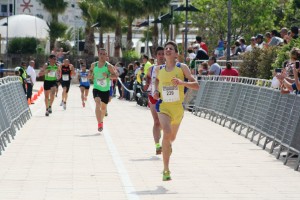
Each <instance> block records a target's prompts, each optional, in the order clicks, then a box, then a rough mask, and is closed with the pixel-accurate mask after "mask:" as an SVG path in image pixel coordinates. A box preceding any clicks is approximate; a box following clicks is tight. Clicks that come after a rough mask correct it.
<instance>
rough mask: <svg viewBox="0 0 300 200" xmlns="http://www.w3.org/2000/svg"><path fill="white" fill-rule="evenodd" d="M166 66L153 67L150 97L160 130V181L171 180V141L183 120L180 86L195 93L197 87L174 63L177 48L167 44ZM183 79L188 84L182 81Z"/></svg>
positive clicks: (183, 66)
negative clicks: (154, 78) (153, 82)
mask: <svg viewBox="0 0 300 200" xmlns="http://www.w3.org/2000/svg"><path fill="white" fill-rule="evenodd" d="M164 54H165V58H166V65H163V66H161V67H159V68H156V83H155V91H154V94H153V98H154V99H158V102H157V103H156V110H157V113H158V118H159V122H160V125H161V127H162V129H163V133H164V134H163V140H162V153H163V163H164V170H163V181H168V180H171V176H170V169H169V162H170V156H171V153H172V142H174V140H175V138H176V135H177V132H178V129H179V126H180V123H181V120H182V118H183V113H184V109H183V105H182V103H183V100H184V87H186V88H190V89H194V90H198V89H199V84H198V82H197V80H196V79H195V78H194V77H193V76H192V75H191V72H190V70H189V68H188V66H187V65H185V64H183V63H178V62H176V60H177V57H178V47H177V45H176V43H175V42H173V41H169V42H167V43H166V44H165V46H164ZM185 78H186V79H187V80H188V82H186V81H185Z"/></svg>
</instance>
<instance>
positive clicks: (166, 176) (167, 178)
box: [163, 171, 172, 181]
mask: <svg viewBox="0 0 300 200" xmlns="http://www.w3.org/2000/svg"><path fill="white" fill-rule="evenodd" d="M170 174H171V172H170V171H163V181H170V180H172V179H171V175H170Z"/></svg>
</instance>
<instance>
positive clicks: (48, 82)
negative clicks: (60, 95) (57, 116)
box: [39, 54, 61, 117]
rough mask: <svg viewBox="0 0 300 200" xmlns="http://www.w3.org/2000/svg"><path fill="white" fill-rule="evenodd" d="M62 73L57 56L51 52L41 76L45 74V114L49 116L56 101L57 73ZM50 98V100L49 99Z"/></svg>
mask: <svg viewBox="0 0 300 200" xmlns="http://www.w3.org/2000/svg"><path fill="white" fill-rule="evenodd" d="M58 74H61V73H60V70H59V68H58V66H57V64H56V56H55V55H54V54H51V55H50V56H49V60H48V62H47V63H45V65H44V67H43V69H42V70H41V72H40V74H39V76H43V75H45V80H44V91H45V92H44V93H45V105H46V113H45V115H46V116H47V117H48V116H49V114H50V113H52V108H51V106H52V104H53V101H54V96H55V90H56V87H57V84H56V81H57V75H58ZM49 99H50V101H49Z"/></svg>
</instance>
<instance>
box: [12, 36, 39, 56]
mask: <svg viewBox="0 0 300 200" xmlns="http://www.w3.org/2000/svg"><path fill="white" fill-rule="evenodd" d="M38 43H39V42H38V40H37V39H35V38H33V37H26V38H13V39H11V40H10V41H9V43H8V53H12V54H34V53H36V49H37V45H38Z"/></svg>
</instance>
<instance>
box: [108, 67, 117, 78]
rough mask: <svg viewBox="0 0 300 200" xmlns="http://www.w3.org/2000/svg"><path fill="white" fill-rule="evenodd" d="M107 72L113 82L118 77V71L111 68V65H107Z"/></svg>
mask: <svg viewBox="0 0 300 200" xmlns="http://www.w3.org/2000/svg"><path fill="white" fill-rule="evenodd" d="M108 70H109V72H110V76H109V78H110V79H112V80H114V79H117V78H118V77H119V73H118V71H117V70H115V68H114V66H112V65H111V64H109V65H108Z"/></svg>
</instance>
